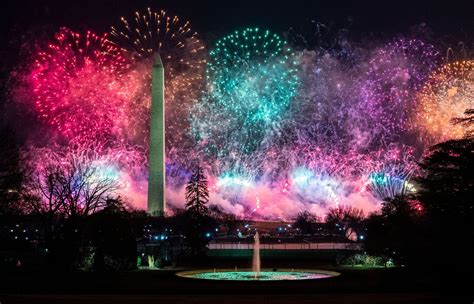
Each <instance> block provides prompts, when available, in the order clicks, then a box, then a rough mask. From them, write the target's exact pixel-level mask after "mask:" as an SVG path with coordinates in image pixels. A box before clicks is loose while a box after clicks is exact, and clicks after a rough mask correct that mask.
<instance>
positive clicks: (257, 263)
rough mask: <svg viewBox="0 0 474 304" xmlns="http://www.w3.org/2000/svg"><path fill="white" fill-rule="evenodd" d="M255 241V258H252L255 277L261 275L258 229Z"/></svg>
mask: <svg viewBox="0 0 474 304" xmlns="http://www.w3.org/2000/svg"><path fill="white" fill-rule="evenodd" d="M254 240H255V243H254V244H253V260H252V271H253V273H254V277H255V279H258V277H259V276H260V236H259V235H258V231H257V232H256V233H255V236H254Z"/></svg>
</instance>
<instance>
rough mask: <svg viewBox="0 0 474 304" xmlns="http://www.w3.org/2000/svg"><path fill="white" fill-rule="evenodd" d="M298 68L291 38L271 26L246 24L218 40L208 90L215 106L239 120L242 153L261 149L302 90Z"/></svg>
mask: <svg viewBox="0 0 474 304" xmlns="http://www.w3.org/2000/svg"><path fill="white" fill-rule="evenodd" d="M296 67H297V61H296V57H295V55H294V53H293V51H292V50H291V49H290V47H289V46H288V45H287V42H286V41H285V40H283V39H282V38H281V37H280V36H279V35H278V34H275V33H272V32H270V31H268V30H261V29H259V28H247V29H244V30H242V31H235V32H233V33H231V34H229V35H227V36H225V37H224V38H222V39H220V40H218V41H217V42H216V44H215V47H214V48H213V49H212V50H211V52H210V60H209V62H208V65H207V81H208V84H209V93H210V97H211V99H212V102H213V104H214V106H215V109H216V110H218V111H219V112H220V113H221V114H222V113H225V115H228V116H229V117H231V118H232V120H233V121H235V122H236V123H237V124H238V126H239V128H240V131H239V134H236V133H234V134H233V135H232V137H235V136H237V137H238V138H236V139H237V140H238V141H237V142H239V143H240V146H241V151H244V152H251V151H252V150H253V149H254V148H256V147H257V146H258V145H259V144H260V142H261V141H262V139H263V138H264V136H265V135H266V133H267V130H268V129H269V128H270V127H271V126H272V125H274V123H275V122H278V120H279V119H280V118H281V117H282V116H283V114H284V113H285V111H286V110H287V109H288V106H289V104H290V102H291V100H292V99H293V97H294V96H295V95H296V92H297V88H298V77H297V73H296V72H297V71H296ZM226 137H227V136H226ZM239 139H240V140H239Z"/></svg>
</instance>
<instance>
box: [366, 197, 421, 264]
mask: <svg viewBox="0 0 474 304" xmlns="http://www.w3.org/2000/svg"><path fill="white" fill-rule="evenodd" d="M414 206H415V204H413V203H412V202H411V200H410V199H408V198H407V197H404V196H396V197H393V198H386V199H385V200H384V201H383V203H382V208H381V212H380V213H377V214H371V215H370V216H369V218H368V219H367V221H366V225H367V235H366V237H365V249H366V250H367V252H368V253H370V254H373V255H377V256H381V257H382V258H383V260H384V262H385V263H386V262H387V261H388V260H389V259H392V260H393V262H394V263H395V264H397V265H415V264H416V263H418V262H419V256H418V255H419V254H418V252H419V251H420V249H421V246H423V244H424V243H423V240H422V239H420V238H421V235H423V233H422V227H421V224H422V221H421V220H422V218H421V214H420V212H419V211H418V210H417V209H416V208H414Z"/></svg>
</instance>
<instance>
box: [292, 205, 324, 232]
mask: <svg viewBox="0 0 474 304" xmlns="http://www.w3.org/2000/svg"><path fill="white" fill-rule="evenodd" d="M317 221H318V218H317V217H316V216H315V215H314V214H311V213H310V212H309V211H306V210H305V211H302V212H299V213H298V215H297V216H296V217H295V219H294V223H293V227H294V228H298V229H299V230H300V232H301V234H302V235H304V234H313V233H314V229H313V228H314V225H315V224H316V223H317Z"/></svg>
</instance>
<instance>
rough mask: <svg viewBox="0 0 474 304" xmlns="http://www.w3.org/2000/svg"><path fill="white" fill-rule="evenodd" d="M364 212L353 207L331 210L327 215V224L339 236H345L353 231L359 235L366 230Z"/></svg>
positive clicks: (344, 206) (343, 206) (340, 207)
mask: <svg viewBox="0 0 474 304" xmlns="http://www.w3.org/2000/svg"><path fill="white" fill-rule="evenodd" d="M364 219H365V216H364V212H363V211H362V210H361V209H357V208H354V207H351V206H346V205H342V206H339V207H336V208H330V209H329V210H328V213H327V214H326V223H327V225H328V226H329V227H330V229H332V230H333V232H335V233H337V234H345V233H346V232H347V230H348V229H352V230H353V231H355V232H356V233H357V235H359V234H360V233H361V232H362V231H363V230H364Z"/></svg>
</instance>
